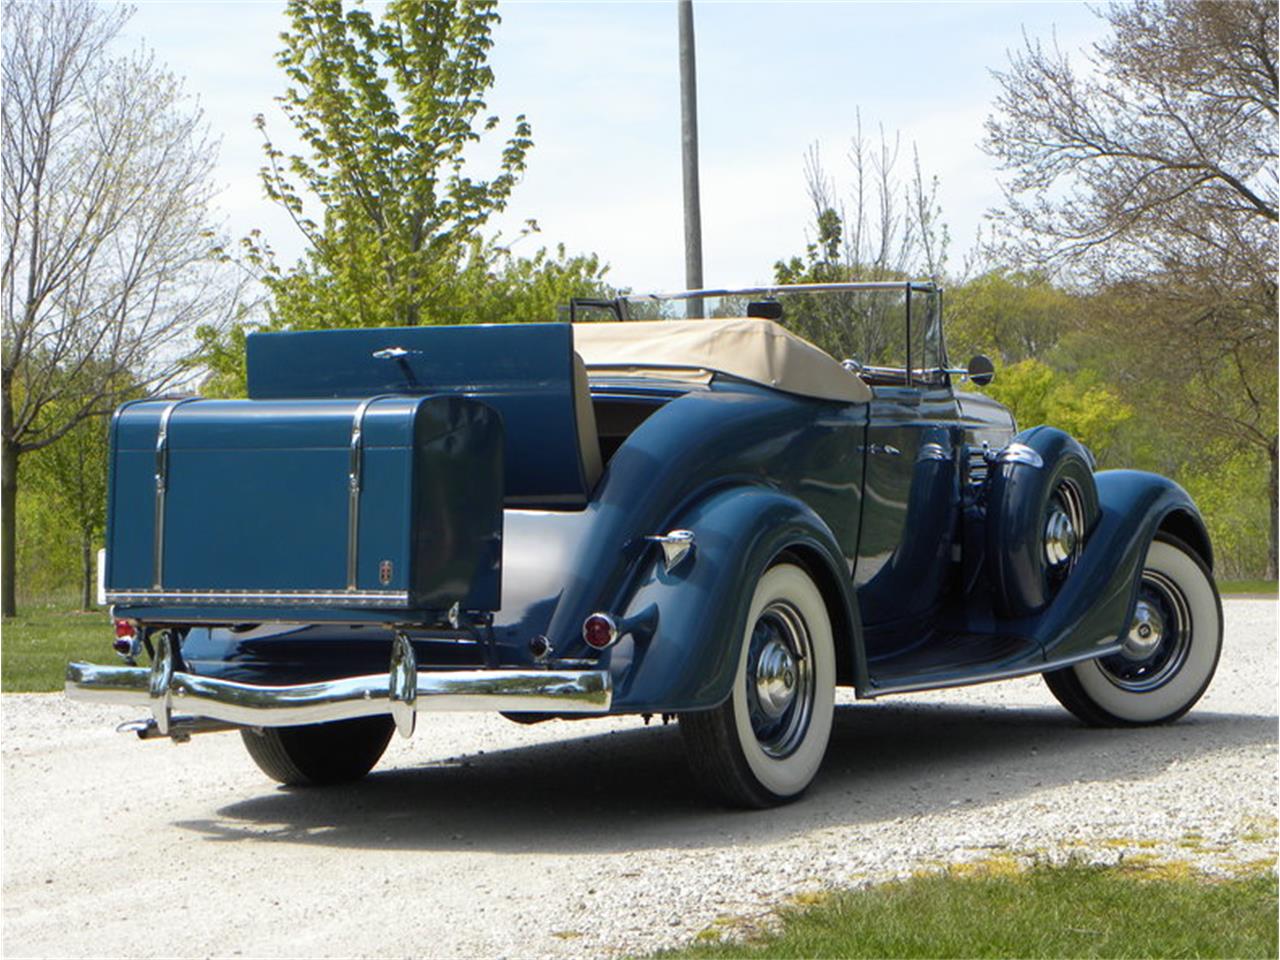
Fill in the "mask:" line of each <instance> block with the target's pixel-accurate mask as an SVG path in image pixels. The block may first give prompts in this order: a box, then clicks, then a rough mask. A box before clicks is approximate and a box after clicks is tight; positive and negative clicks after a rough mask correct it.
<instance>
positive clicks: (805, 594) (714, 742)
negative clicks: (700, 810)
mask: <svg viewBox="0 0 1280 960" xmlns="http://www.w3.org/2000/svg"><path fill="white" fill-rule="evenodd" d="M787 651H790V653H788V652H787ZM796 654H798V655H796ZM766 673H768V674H770V675H771V676H772V677H773V683H772V684H770V683H769V682H768V680H767V679H762V678H764V677H765V675H766ZM835 676H836V666H835V646H834V643H833V640H832V633H831V618H830V615H829V614H828V612H827V608H826V602H825V601H824V600H823V597H822V592H821V591H820V590H819V589H818V587H817V585H816V584H814V582H813V580H812V579H811V578H810V577H809V575H808V574H807V573H806V572H805V571H804V570H803V569H802V568H800V567H798V566H796V565H795V564H792V563H779V564H775V565H774V566H772V567H770V568H769V569H768V570H766V571H765V573H764V575H763V576H762V577H761V578H760V580H759V581H758V582H757V583H756V587H755V593H754V595H753V596H752V600H751V607H750V611H749V613H748V617H747V626H746V632H745V634H744V636H743V638H742V649H741V653H740V654H739V657H738V669H737V672H736V674H735V678H734V685H733V690H732V692H731V694H730V695H729V698H728V699H727V700H725V702H724V703H722V704H721V705H720V706H718V707H716V708H714V709H712V710H704V711H699V712H696V713H684V714H681V715H680V733H681V735H682V737H683V739H684V742H685V750H686V754H687V756H688V759H689V766H690V769H691V770H692V772H693V776H694V779H695V781H696V782H697V783H698V785H699V786H700V787H701V788H702V790H703V791H704V792H705V793H706V794H708V795H709V796H710V797H712V798H713V799H715V800H717V801H719V802H721V803H724V804H727V805H729V806H733V807H747V808H762V807H771V806H776V805H777V804H781V803H787V802H789V801H791V800H795V799H796V798H797V797H799V796H800V795H801V794H802V793H804V791H805V790H806V789H807V788H808V786H809V784H810V782H812V780H813V777H814V775H815V774H816V773H817V772H818V768H819V767H820V766H821V764H822V758H823V755H824V754H825V753H826V750H827V742H828V740H829V739H830V737H831V724H832V719H833V715H834V709H835ZM749 678H750V679H749Z"/></svg>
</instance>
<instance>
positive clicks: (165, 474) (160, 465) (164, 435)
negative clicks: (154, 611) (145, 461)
mask: <svg viewBox="0 0 1280 960" xmlns="http://www.w3.org/2000/svg"><path fill="white" fill-rule="evenodd" d="M199 399H200V398H199V397H182V398H181V399H179V400H173V401H171V402H170V403H169V405H168V406H167V407H165V408H164V410H162V411H161V412H160V425H159V426H158V427H157V428H156V474H155V476H156V517H155V540H154V545H153V550H152V558H151V562H152V565H153V567H154V569H153V571H152V581H153V583H152V585H153V586H154V587H155V588H156V589H157V590H159V589H161V588H162V587H163V586H164V514H165V509H164V507H165V493H166V491H167V490H168V489H169V420H170V419H171V418H172V417H173V411H174V410H176V409H178V407H180V406H182V405H183V404H184V403H191V402H193V401H195V400H199Z"/></svg>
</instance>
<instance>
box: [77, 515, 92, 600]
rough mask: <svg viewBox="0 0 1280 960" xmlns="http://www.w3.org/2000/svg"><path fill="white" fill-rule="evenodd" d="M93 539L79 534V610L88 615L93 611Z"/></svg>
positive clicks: (83, 533) (84, 534) (84, 533)
mask: <svg viewBox="0 0 1280 960" xmlns="http://www.w3.org/2000/svg"><path fill="white" fill-rule="evenodd" d="M93 593H94V590H93V538H92V537H91V536H90V535H89V534H88V533H86V532H83V531H82V532H81V534H80V609H81V610H83V611H85V612H86V613H88V612H89V611H91V610H92V609H93V601H94V596H93Z"/></svg>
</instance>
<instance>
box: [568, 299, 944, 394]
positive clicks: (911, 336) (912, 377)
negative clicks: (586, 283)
mask: <svg viewBox="0 0 1280 960" xmlns="http://www.w3.org/2000/svg"><path fill="white" fill-rule="evenodd" d="M857 291H868V292H871V291H889V292H901V293H902V294H903V306H904V310H903V332H904V334H905V337H906V358H905V359H906V364H905V366H904V367H897V366H894V367H872V366H869V365H862V364H861V363H860V364H859V367H860V369H863V370H865V371H866V372H867V373H868V374H870V375H872V376H875V377H877V378H884V379H887V380H890V381H892V380H901V382H902V383H904V384H905V385H907V386H921V387H927V386H929V385H939V384H945V383H947V382H949V379H950V378H949V377H948V376H947V353H946V335H945V330H944V324H943V322H942V301H943V290H942V287H941V286H940V285H939V284H937V283H936V282H934V281H932V280H877V281H848V282H832V283H780V284H769V285H762V286H754V287H739V288H712V287H707V288H700V289H695V290H677V291H670V292H664V293H641V294H636V293H628V294H622V295H619V296H617V297H615V298H613V299H611V300H608V299H600V298H589V299H588V298H582V299H574V300H571V301H570V304H569V319H570V322H575V323H583V322H591V321H589V320H587V318H585V317H580V316H579V310H580V309H587V310H606V311H608V312H609V313H611V314H613V318H614V319H616V320H618V321H622V322H636V320H635V318H634V317H633V316H632V314H631V309H630V307H631V305H632V304H653V303H665V302H672V301H695V303H691V304H690V305H689V309H687V311H686V316H685V319H701V318H702V317H703V308H702V304H701V303H698V302H696V301H701V300H710V299H716V298H724V297H763V298H774V297H777V296H779V295H786V294H812V293H840V292H845V293H847V292H857ZM913 294H915V295H917V296H918V295H920V294H924V295H926V296H930V295H931V296H932V297H933V298H935V301H934V302H935V303H936V313H937V325H938V329H937V338H938V355H937V357H936V360H937V364H938V365H937V366H936V367H934V366H929V367H927V368H926V367H923V366H921V365H920V364H919V363H918V362H917V361H918V360H920V359H923V358H917V357H914V356H913V355H912V354H913V352H914V343H913V341H914V340H915V339H916V338H915V331H914V330H913V328H912V325H913V322H919V320H920V318H918V317H914V316H913V310H912V306H913V305H912V300H913V299H914V298H913V296H912V295H913ZM924 322H926V323H927V322H929V321H928V319H927V318H926V319H925V321H924ZM836 359H842V360H843V362H846V363H848V362H849V358H839V357H837V358H836Z"/></svg>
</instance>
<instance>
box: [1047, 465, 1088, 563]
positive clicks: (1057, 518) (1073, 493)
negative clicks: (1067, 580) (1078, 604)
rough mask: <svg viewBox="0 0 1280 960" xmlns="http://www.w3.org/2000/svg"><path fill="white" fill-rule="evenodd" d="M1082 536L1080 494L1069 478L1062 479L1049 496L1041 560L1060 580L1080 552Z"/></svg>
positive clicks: (1082, 515)
mask: <svg viewBox="0 0 1280 960" xmlns="http://www.w3.org/2000/svg"><path fill="white" fill-rule="evenodd" d="M1083 536H1084V497H1082V496H1081V494H1080V488H1079V487H1077V486H1076V485H1075V483H1074V482H1073V481H1071V480H1063V481H1062V482H1061V483H1060V484H1059V485H1058V488H1057V489H1056V490H1055V491H1054V492H1053V497H1052V498H1051V499H1050V500H1049V510H1048V513H1047V514H1046V516H1045V520H1044V560H1045V563H1046V564H1047V565H1048V568H1049V573H1050V574H1051V576H1052V577H1053V578H1054V579H1055V580H1061V579H1063V578H1064V577H1066V575H1067V574H1069V573H1070V572H1071V568H1072V567H1074V566H1075V565H1076V560H1077V558H1078V557H1079V556H1080V549H1081V547H1082V546H1083V541H1082V538H1083Z"/></svg>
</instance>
